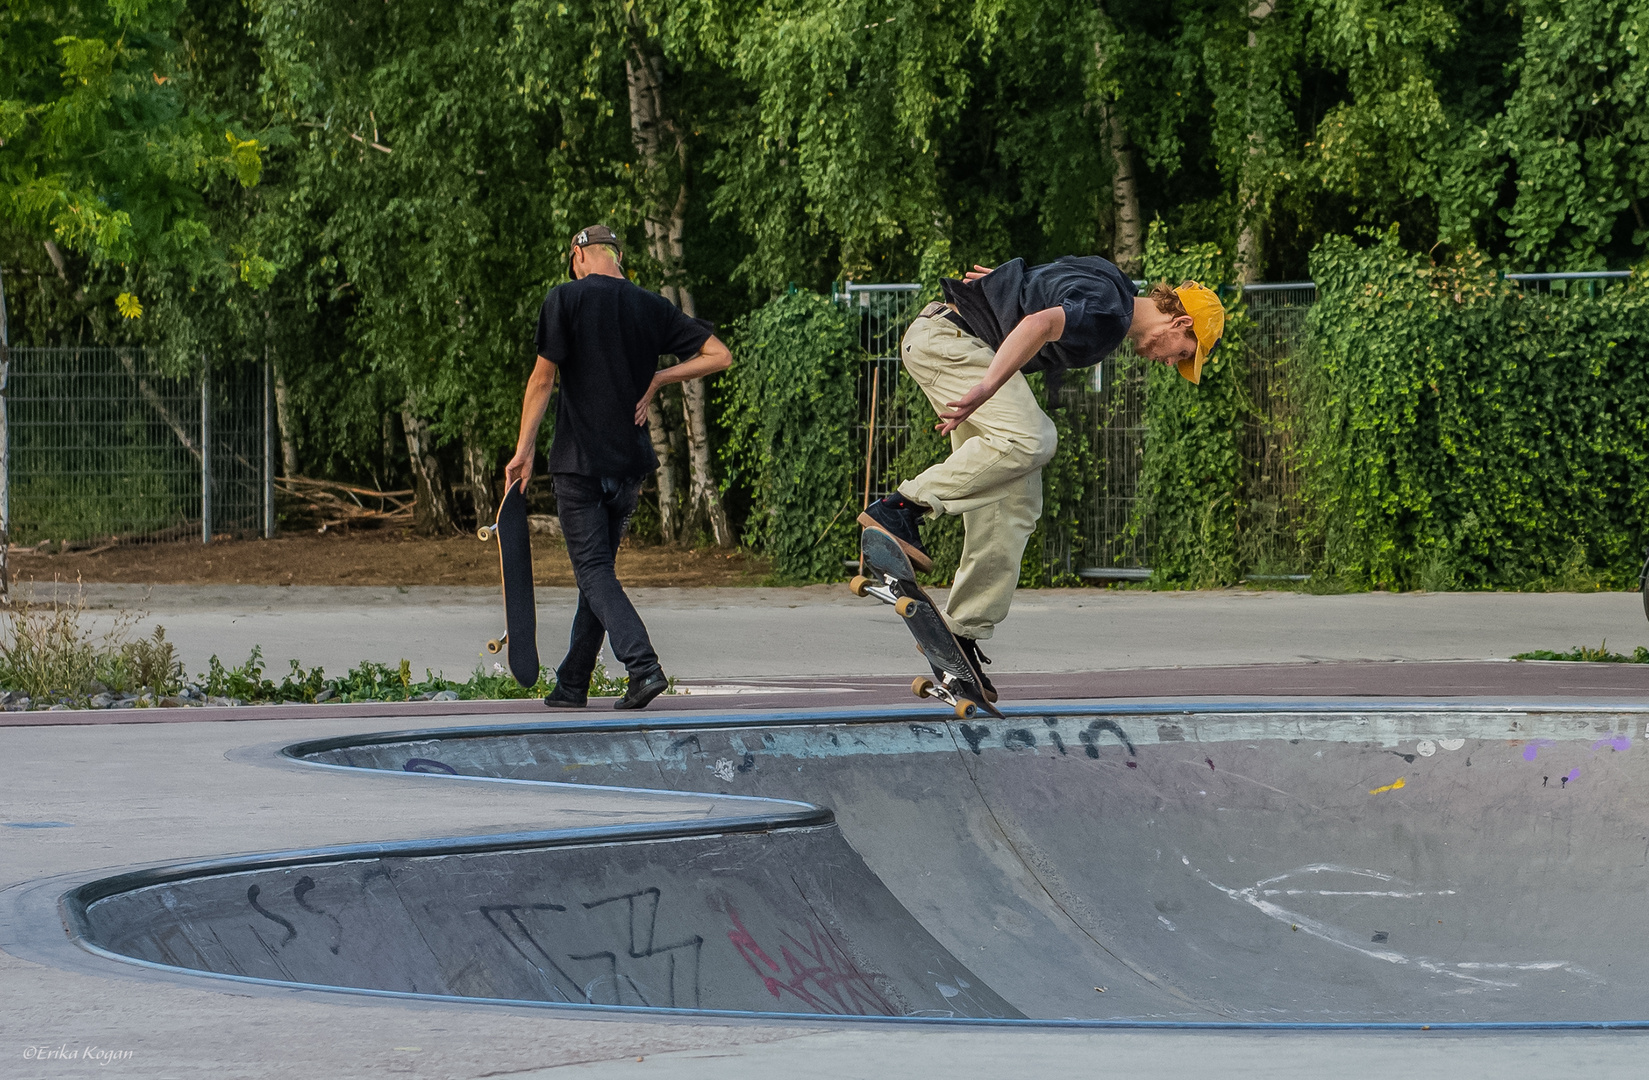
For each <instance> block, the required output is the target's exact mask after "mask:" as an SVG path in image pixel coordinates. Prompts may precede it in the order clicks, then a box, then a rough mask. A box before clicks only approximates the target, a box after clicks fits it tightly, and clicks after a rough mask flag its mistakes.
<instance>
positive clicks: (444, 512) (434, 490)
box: [401, 405, 456, 536]
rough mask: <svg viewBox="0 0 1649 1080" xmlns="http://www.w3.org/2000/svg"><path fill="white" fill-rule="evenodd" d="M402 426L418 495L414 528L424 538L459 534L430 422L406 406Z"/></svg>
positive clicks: (402, 415) (414, 506)
mask: <svg viewBox="0 0 1649 1080" xmlns="http://www.w3.org/2000/svg"><path fill="white" fill-rule="evenodd" d="M401 426H402V428H403V429H405V431H406V436H407V457H408V458H409V459H410V461H411V464H412V486H413V489H414V491H415V493H416V498H415V499H414V502H413V509H412V518H413V527H414V528H415V529H416V530H417V531H418V532H419V533H421V534H423V535H424V536H445V535H447V534H448V533H451V532H454V531H456V530H455V527H454V525H453V523H452V498H451V496H449V495H448V493H447V482H446V479H445V478H444V477H443V476H442V475H441V462H440V460H439V459H438V458H436V456H435V444H434V442H433V440H432V439H431V438H430V434H429V423H428V421H425V420H421V419H419V418H418V417H416V416H414V415H413V413H412V408H411V406H410V405H407V406H402V408H401Z"/></svg>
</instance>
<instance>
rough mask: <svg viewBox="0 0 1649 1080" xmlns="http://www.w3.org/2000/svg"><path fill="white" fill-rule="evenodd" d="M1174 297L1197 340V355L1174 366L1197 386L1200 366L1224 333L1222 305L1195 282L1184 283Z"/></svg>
mask: <svg viewBox="0 0 1649 1080" xmlns="http://www.w3.org/2000/svg"><path fill="white" fill-rule="evenodd" d="M1174 293H1175V294H1176V295H1177V296H1178V297H1179V302H1180V303H1181V304H1183V305H1184V306H1185V313H1186V314H1187V315H1189V316H1191V333H1192V334H1194V335H1196V339H1197V355H1195V356H1193V357H1191V358H1190V359H1189V360H1181V361H1180V362H1179V363H1178V364H1176V365H1175V366H1176V367H1177V368H1178V369H1179V373H1180V374H1181V375H1183V376H1184V377H1185V378H1187V379H1189V380H1191V381H1192V382H1194V383H1200V382H1202V365H1203V362H1204V361H1205V360H1207V359H1208V357H1209V355H1210V354H1211V353H1213V351H1214V349H1215V348H1216V347H1218V345H1219V343H1220V337H1221V335H1223V334H1224V333H1225V305H1223V304H1221V303H1220V298H1219V295H1218V294H1216V293H1215V292H1214V290H1213V289H1210V288H1209V287H1208V286H1206V285H1202V284H1199V283H1197V282H1195V281H1187V282H1185V283H1184V284H1182V285H1181V286H1180V287H1179V288H1177V289H1175V290H1174Z"/></svg>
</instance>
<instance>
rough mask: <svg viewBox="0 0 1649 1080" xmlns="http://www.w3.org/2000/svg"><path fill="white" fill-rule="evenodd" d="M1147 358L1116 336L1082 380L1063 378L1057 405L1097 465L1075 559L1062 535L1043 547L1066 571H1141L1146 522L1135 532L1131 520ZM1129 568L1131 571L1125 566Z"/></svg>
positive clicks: (1141, 447)
mask: <svg viewBox="0 0 1649 1080" xmlns="http://www.w3.org/2000/svg"><path fill="white" fill-rule="evenodd" d="M1147 363H1148V361H1146V360H1144V359H1142V358H1141V357H1140V356H1139V354H1138V353H1136V352H1134V350H1133V347H1132V346H1131V345H1129V344H1128V343H1127V342H1123V344H1122V347H1121V348H1120V349H1118V350H1117V351H1116V352H1114V353H1112V354H1111V355H1110V356H1107V357H1106V358H1105V359H1104V360H1102V361H1100V362H1099V363H1098V364H1095V365H1094V366H1093V367H1092V368H1090V369H1089V370H1088V372H1087V373H1086V374H1087V378H1086V379H1085V380H1078V379H1076V378H1074V377H1073V378H1071V379H1068V380H1067V381H1066V384H1065V388H1064V391H1063V392H1062V395H1061V397H1062V402H1061V403H1062V404H1063V405H1064V407H1065V409H1066V410H1067V415H1069V416H1070V417H1071V419H1072V421H1073V425H1072V426H1073V427H1075V428H1076V429H1077V430H1078V431H1080V432H1082V433H1083V434H1084V435H1085V436H1086V437H1087V439H1088V441H1089V449H1090V451H1091V453H1092V455H1093V460H1094V461H1095V463H1096V466H1097V467H1096V469H1095V472H1094V475H1093V476H1092V477H1091V478H1089V482H1088V486H1087V491H1086V494H1085V497H1084V499H1083V502H1082V538H1083V540H1082V545H1081V547H1082V551H1081V553H1080V555H1079V556H1078V557H1079V558H1080V560H1081V565H1080V566H1074V565H1072V555H1071V547H1072V544H1071V543H1070V541H1069V540H1066V541H1065V542H1064V543H1061V544H1060V545H1059V547H1058V549H1057V550H1055V549H1051V548H1049V549H1047V550H1048V554H1049V555H1050V556H1051V557H1053V558H1054V559H1055V560H1057V561H1060V562H1063V563H1064V564H1065V569H1066V570H1067V571H1075V572H1076V573H1079V574H1082V575H1083V576H1085V577H1093V578H1107V577H1108V578H1129V577H1141V576H1144V570H1143V567H1145V566H1146V565H1147V562H1146V553H1147V552H1148V551H1149V550H1150V541H1151V535H1150V523H1149V522H1143V523H1141V524H1142V527H1141V528H1140V529H1139V530H1138V531H1137V532H1136V531H1135V530H1133V529H1132V528H1131V527H1130V526H1131V525H1132V522H1133V517H1134V503H1135V500H1136V499H1137V497H1138V492H1139V473H1140V466H1141V465H1142V464H1143V462H1144V459H1145V372H1146V364H1147ZM1076 374H1082V373H1080V372H1079V373H1073V375H1076ZM1130 570H1131V571H1136V573H1126V572H1124V571H1130Z"/></svg>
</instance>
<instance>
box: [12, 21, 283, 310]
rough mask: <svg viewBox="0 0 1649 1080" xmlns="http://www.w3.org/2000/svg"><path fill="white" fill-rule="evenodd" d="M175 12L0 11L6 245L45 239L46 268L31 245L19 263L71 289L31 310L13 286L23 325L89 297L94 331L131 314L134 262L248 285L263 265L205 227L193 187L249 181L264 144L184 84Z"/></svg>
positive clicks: (137, 268) (265, 273) (80, 306)
mask: <svg viewBox="0 0 1649 1080" xmlns="http://www.w3.org/2000/svg"><path fill="white" fill-rule="evenodd" d="M182 13H183V5H182V4H181V3H176V2H170V0H125V2H90V3H69V2H58V0H19V2H17V3H12V4H9V5H7V7H6V9H5V11H4V12H3V13H0V228H3V229H4V232H5V234H6V236H7V239H8V241H9V244H8V247H11V246H16V245H24V244H26V245H28V246H29V247H30V248H31V249H32V251H31V254H34V253H37V252H40V251H41V250H43V249H44V250H45V251H46V252H47V254H49V256H50V263H51V265H50V266H49V267H47V266H44V265H41V264H42V262H43V260H41V259H40V258H39V257H38V255H34V257H33V258H31V259H29V260H27V261H26V265H30V266H31V267H32V268H33V269H34V270H35V271H36V274H37V275H39V276H44V275H47V274H50V273H52V272H54V271H55V273H56V275H57V276H58V278H59V279H60V281H61V282H62V283H63V284H64V285H65V286H67V287H68V288H67V292H68V294H69V295H70V296H71V297H72V300H70V301H69V302H68V303H66V304H64V303H62V302H61V301H62V300H63V299H64V298H63V297H61V296H59V297H58V298H57V299H58V300H59V301H60V303H59V304H57V305H55V306H54V305H50V304H48V305H47V310H44V311H40V312H35V311H31V310H28V308H27V301H25V312H24V318H23V319H22V320H20V321H22V322H23V324H24V325H25V326H27V327H30V328H31V329H34V330H36V331H39V330H46V331H48V332H49V328H50V327H51V326H52V324H53V323H61V322H62V321H64V320H73V319H75V318H77V317H84V316H85V315H86V314H87V312H88V310H89V309H90V310H92V311H95V322H96V325H97V328H98V330H99V332H100V336H103V337H106V338H112V337H117V336H122V335H123V334H124V333H126V331H123V330H122V328H121V327H120V326H119V324H120V323H121V322H122V321H124V320H132V321H137V320H140V319H141V318H142V317H143V312H144V307H143V305H144V301H145V297H146V293H145V290H144V289H143V288H142V285H143V284H144V283H145V281H146V275H151V274H164V273H168V272H178V273H181V274H182V275H183V276H184V278H185V279H186V280H187V281H189V282H190V283H191V284H193V285H198V284H200V283H201V282H203V281H204V280H207V279H216V280H225V279H228V280H234V279H239V280H241V281H243V282H245V283H246V284H248V285H250V286H252V287H261V286H263V285H267V284H268V282H269V280H270V278H271V276H272V273H273V269H274V268H273V266H272V265H271V264H270V263H269V261H268V260H267V259H265V258H263V257H262V256H261V255H259V254H258V253H257V251H256V250H255V249H253V248H251V247H248V246H247V245H245V244H244V243H241V242H240V238H239V237H238V236H237V234H236V232H235V231H234V230H232V229H229V230H225V229H221V228H214V225H215V224H216V223H215V222H214V221H213V220H212V215H211V212H210V208H209V206H208V199H207V193H208V192H209V191H210V190H211V189H213V188H214V187H224V186H225V185H233V186H235V187H239V188H250V187H252V186H254V185H256V184H257V183H258V180H259V177H260V175H261V172H262V157H261V153H262V149H263V147H262V145H261V144H260V142H259V138H258V136H257V133H255V132H252V131H250V130H249V129H248V128H247V127H246V126H245V125H244V124H241V123H239V122H238V121H237V120H236V118H233V117H230V116H226V115H224V114H222V113H219V112H216V111H213V110H211V109H210V108H208V107H207V106H206V105H205V104H204V103H203V102H202V101H201V100H200V99H199V98H198V96H197V95H196V94H195V93H194V89H195V88H194V86H193V85H192V82H193V80H192V73H191V71H190V69H189V66H188V62H187V57H186V56H185V55H184V54H183V51H182V50H181V49H180V48H179V45H178V39H177V28H178V24H179V22H180V19H181V17H182ZM76 256H78V258H75V257H76ZM70 259H74V260H75V265H74V266H73V268H72V269H71V267H70V266H69V260H70ZM117 293H118V294H119V296H117ZM25 295H26V293H25ZM117 301H118V303H117Z"/></svg>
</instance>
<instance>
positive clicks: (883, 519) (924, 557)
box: [859, 494, 933, 571]
mask: <svg viewBox="0 0 1649 1080" xmlns="http://www.w3.org/2000/svg"><path fill="white" fill-rule="evenodd" d="M927 512H928V508H927V507H925V506H923V505H921V504H920V503H913V502H911V501H910V500H909V499H907V498H905V497H904V496H903V495H897V494H895V495H889V496H888V497H887V498H885V499H877V500H876V501H875V502H873V503H871V504H870V506H868V507H866V509H865V512H864V513H862V514H860V515H859V524H861V525H863V526H864V527H865V528H867V529H881V530H882V531H883V532H885V533H887V534H888V535H889V536H891V537H893V538H894V539H895V540H897V541H899V546H900V547H902V548H904V549H905V554H906V555H909V556H910V564H911V565H912V566H914V567H915V568H916V569H918V570H922V571H927V570H932V569H933V558H932V556H930V555H929V554H928V553H927V551H925V550H924V549H923V547H922V534H921V532H920V531H919V530H918V528H917V526H918V525H920V524H921V522H922V515H923V514H925V513H927Z"/></svg>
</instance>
